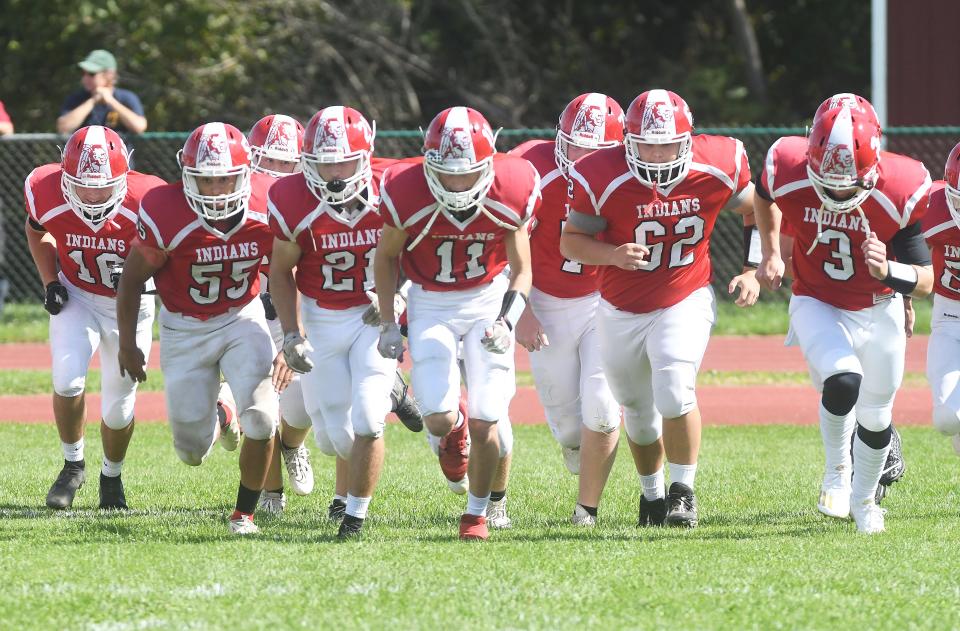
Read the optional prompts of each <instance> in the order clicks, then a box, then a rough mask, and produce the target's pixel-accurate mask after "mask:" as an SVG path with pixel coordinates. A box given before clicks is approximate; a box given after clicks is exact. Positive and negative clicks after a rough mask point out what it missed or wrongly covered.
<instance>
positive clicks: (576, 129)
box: [554, 92, 624, 174]
mask: <svg viewBox="0 0 960 631" xmlns="http://www.w3.org/2000/svg"><path fill="white" fill-rule="evenodd" d="M623 125H624V116H623V109H621V107H620V104H619V103H617V102H616V101H615V100H613V99H612V98H611V97H609V96H607V95H605V94H599V93H597V92H588V93H587V94H581V95H580V96H578V97H577V98H575V99H573V100H572V101H570V103H569V104H568V105H567V106H566V107H565V108H563V113H562V114H560V122H558V123H557V142H556V145H555V146H554V158H555V159H556V161H557V167H558V168H559V169H560V171H562V172H563V173H564V174H565V173H566V172H567V169H569V168H570V165H571V164H573V160H571V159H570V158H569V157H568V156H567V147H568V145H573V146H574V147H580V148H582V149H589V150H591V151H592V150H594V149H600V148H601V147H615V146H617V145H620V144H623Z"/></svg>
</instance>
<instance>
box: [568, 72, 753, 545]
mask: <svg viewBox="0 0 960 631" xmlns="http://www.w3.org/2000/svg"><path fill="white" fill-rule="evenodd" d="M569 176H570V180H571V183H572V184H571V187H570V191H569V202H568V203H569V204H570V206H571V210H570V214H569V216H568V218H567V223H566V225H565V226H564V229H563V236H562V237H561V240H560V247H561V251H562V252H563V254H564V256H566V257H567V258H569V259H573V260H578V261H580V262H582V263H585V264H589V265H601V266H603V267H602V271H601V273H600V298H601V300H600V307H599V311H598V324H597V328H598V330H599V334H600V354H601V361H602V363H603V368H604V372H605V373H606V376H607V380H608V381H609V383H610V389H611V390H612V391H613V394H614V396H615V397H616V399H617V401H618V402H619V403H620V404H621V405H622V406H623V414H624V424H625V426H626V430H627V437H628V439H629V444H630V450H631V452H632V453H633V456H634V461H635V463H636V466H637V472H638V473H639V474H640V481H641V486H642V487H643V496H642V497H641V499H640V524H639V525H641V526H646V525H662V524H667V525H671V526H686V527H693V526H696V525H697V520H698V517H697V502H696V498H695V495H694V488H693V485H694V478H695V475H696V470H697V458H698V454H699V451H700V411H699V409H698V407H697V398H696V394H695V386H696V378H697V371H698V370H699V367H700V362H701V361H702V359H703V353H704V350H705V349H706V346H707V341H708V340H709V338H710V329H711V328H712V326H713V323H714V320H715V317H716V316H715V314H716V308H715V303H714V295H713V289H712V288H711V286H710V276H711V263H710V256H709V241H710V235H711V233H712V232H713V227H714V224H715V223H716V220H717V216H718V215H719V214H720V211H721V210H723V209H731V210H734V211H735V212H737V213H739V214H741V215H746V214H749V212H750V211H751V209H752V203H753V202H752V196H753V185H752V184H751V182H750V168H749V165H748V164H747V155H746V152H745V151H744V149H743V144H742V143H741V142H740V141H739V140H735V139H733V138H727V137H724V136H706V135H699V136H693V117H692V115H691V114H690V108H689V107H688V106H687V104H686V102H684V100H683V99H681V98H680V97H679V96H677V95H676V94H674V93H673V92H669V91H667V90H650V91H649V92H644V93H643V94H641V95H640V96H638V97H637V98H636V99H634V101H633V102H632V103H631V104H630V107H629V108H628V109H627V131H626V134H625V136H624V145H623V146H619V147H612V148H608V149H598V150H597V151H594V152H593V153H591V154H590V155H588V156H585V157H583V158H581V159H580V160H578V161H577V162H576V164H574V165H573V166H572V167H570V169H569ZM753 276H754V273H753V271H752V270H750V271H745V272H744V274H742V275H740V276H738V277H737V278H735V279H734V281H733V282H732V283H731V288H733V287H735V286H737V285H739V286H740V288H741V296H742V295H743V294H744V293H745V292H749V293H753V291H752V290H751V289H750V286H754V289H755V285H756V279H755V278H754V277H753ZM661 435H662V436H661ZM664 453H665V455H666V457H667V461H668V463H669V467H670V479H671V484H670V489H669V493H665V490H664V474H663V456H664ZM665 495H666V497H665Z"/></svg>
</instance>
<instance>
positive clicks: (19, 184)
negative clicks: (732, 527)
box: [0, 127, 960, 302]
mask: <svg viewBox="0 0 960 631" xmlns="http://www.w3.org/2000/svg"><path fill="white" fill-rule="evenodd" d="M700 132H701V133H713V134H723V135H728V136H734V137H736V138H740V139H741V140H742V141H743V143H744V146H745V147H746V149H747V152H748V155H749V156H750V167H751V169H752V170H753V172H754V173H757V172H758V170H759V169H760V168H762V164H763V159H764V156H765V155H766V152H767V149H768V148H769V147H770V145H771V144H773V142H774V141H775V140H776V139H777V138H779V137H781V136H787V135H802V134H804V133H805V130H804V129H803V128H800V127H723V128H712V129H706V128H705V129H701V130H700ZM553 135H554V130H552V129H508V130H504V131H503V132H502V133H501V134H500V136H499V138H498V142H497V145H498V148H499V149H500V150H501V151H506V150H508V149H510V148H512V147H514V146H516V145H518V144H520V143H521V142H523V141H525V140H527V139H530V138H552V137H553ZM886 136H887V141H888V149H889V150H891V151H896V152H899V153H904V154H906V155H908V156H911V157H914V158H917V159H919V160H922V161H923V162H924V163H925V164H926V165H927V168H928V169H929V170H930V172H931V174H932V177H934V178H935V179H936V178H938V177H940V174H941V173H942V164H943V162H944V160H945V159H946V156H947V154H948V153H949V152H950V149H952V148H953V146H954V144H956V142H957V140H958V139H960V127H904V128H891V129H890V130H888V131H887V132H886ZM186 138H187V133H186V132H183V133H181V132H174V133H168V132H156V133H147V134H144V135H143V136H140V137H138V138H136V139H135V141H133V142H132V143H131V144H132V145H133V149H134V154H133V161H134V163H135V167H136V169H137V170H139V171H142V172H144V173H152V174H154V175H157V176H159V177H161V178H163V179H164V180H167V181H173V180H176V179H178V178H179V177H180V171H179V168H178V167H177V161H176V155H177V151H178V150H179V149H180V148H181V147H182V146H183V143H184V141H185V140H186ZM63 140H64V139H63V138H62V137H60V136H56V135H54V134H20V135H15V136H6V137H2V138H0V281H2V278H4V277H5V278H7V279H8V280H9V283H10V293H9V295H8V300H10V301H14V302H35V301H39V300H40V297H41V287H40V280H39V278H38V276H37V273H36V270H35V269H34V266H33V260H32V259H31V257H30V251H29V250H28V248H27V244H26V238H25V236H24V232H23V223H24V217H25V215H24V209H23V181H24V179H25V178H26V176H27V175H28V174H29V173H30V171H31V170H32V169H33V168H34V167H36V166H37V165H41V164H46V163H48V162H56V161H59V159H60V149H59V146H58V145H61V144H62V143H63ZM420 144H421V135H420V132H419V131H414V130H397V131H389V130H383V131H380V132H378V133H377V154H378V155H381V156H385V157H396V158H399V157H403V156H410V155H416V154H418V153H419V152H420ZM741 225H742V224H741V221H740V218H739V217H736V216H733V214H732V213H725V214H724V215H722V216H721V217H720V219H719V220H718V222H717V225H716V227H715V229H714V233H713V238H712V242H711V246H710V252H711V255H712V257H713V263H714V286H715V288H716V289H717V295H718V296H721V297H726V296H727V292H726V284H727V282H728V281H729V279H730V278H732V277H733V276H734V275H736V274H737V273H739V270H740V263H741V257H742V249H743V246H742V241H743V239H742V236H741V235H742V230H741ZM4 231H5V232H6V238H5V239H4V234H3V233H4ZM721 288H722V290H721ZM765 296H770V297H772V299H783V296H784V294H783V292H780V293H778V294H767V293H765Z"/></svg>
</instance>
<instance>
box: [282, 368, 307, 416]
mask: <svg viewBox="0 0 960 631" xmlns="http://www.w3.org/2000/svg"><path fill="white" fill-rule="evenodd" d="M280 416H282V417H283V420H284V421H286V422H287V425H289V426H290V427H294V428H296V429H307V428H309V427H310V425H311V424H312V423H311V421H310V415H309V414H307V408H306V406H305V405H304V402H303V387H302V386H301V385H300V379H299V378H295V379H294V380H293V381H291V382H290V385H289V386H287V389H286V390H284V391H283V392H282V393H281V394H280Z"/></svg>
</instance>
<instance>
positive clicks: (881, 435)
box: [857, 423, 893, 450]
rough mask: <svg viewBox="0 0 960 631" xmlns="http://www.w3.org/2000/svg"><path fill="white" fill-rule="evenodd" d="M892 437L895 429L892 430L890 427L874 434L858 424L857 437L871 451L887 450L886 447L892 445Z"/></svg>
mask: <svg viewBox="0 0 960 631" xmlns="http://www.w3.org/2000/svg"><path fill="white" fill-rule="evenodd" d="M892 435H893V429H891V427H890V426H889V425H887V427H886V428H885V429H881V430H880V431H879V432H872V431H870V430H869V429H865V428H864V427H863V425H861V424H859V423H857V437H858V438H860V440H862V441H863V443H864V444H865V445H866V446H867V447H869V448H870V449H877V450H879V449H885V448H886V446H887V445H889V444H890V437H891V436H892Z"/></svg>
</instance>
